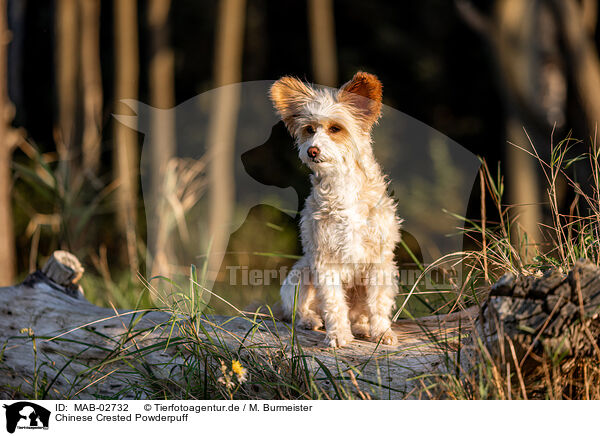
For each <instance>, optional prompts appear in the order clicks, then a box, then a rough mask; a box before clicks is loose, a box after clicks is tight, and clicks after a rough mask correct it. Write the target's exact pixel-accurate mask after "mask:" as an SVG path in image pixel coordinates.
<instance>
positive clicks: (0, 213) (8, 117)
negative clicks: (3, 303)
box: [0, 0, 16, 285]
mask: <svg viewBox="0 0 600 436" xmlns="http://www.w3.org/2000/svg"><path fill="white" fill-rule="evenodd" d="M9 41H10V31H9V29H8V25H7V17H6V0H0V285H8V284H10V283H14V278H15V273H16V256H15V235H14V230H13V218H12V198H11V189H12V176H11V162H12V152H13V149H14V147H15V145H16V138H15V135H16V132H14V131H13V129H12V128H11V125H10V123H11V121H12V119H13V116H14V107H13V105H12V104H11V102H10V101H9V99H8V84H7V46H8V44H9Z"/></svg>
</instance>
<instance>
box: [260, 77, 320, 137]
mask: <svg viewBox="0 0 600 436" xmlns="http://www.w3.org/2000/svg"><path fill="white" fill-rule="evenodd" d="M314 95H315V94H314V91H313V90H312V89H311V88H309V87H308V86H306V85H305V84H304V83H302V81H300V80H298V79H296V78H295V77H290V76H286V77H282V78H281V79H279V80H278V81H277V82H275V83H274V84H273V86H271V90H270V97H271V101H273V105H274V106H275V109H277V112H278V113H279V115H280V116H281V119H282V120H283V122H284V123H285V124H286V126H287V127H288V129H291V128H292V126H293V120H294V117H295V116H296V115H298V112H300V109H301V107H302V105H304V104H306V102H308V101H309V100H311V99H312V98H314Z"/></svg>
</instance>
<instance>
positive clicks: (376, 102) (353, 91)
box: [337, 71, 383, 130]
mask: <svg viewBox="0 0 600 436" xmlns="http://www.w3.org/2000/svg"><path fill="white" fill-rule="evenodd" d="M382 90H383V85H382V84H381V82H380V81H379V79H378V78H377V76H375V75H374V74H369V73H365V72H362V71H359V72H358V73H356V74H355V75H354V77H353V78H352V80H350V81H349V82H348V83H346V84H344V85H343V86H342V87H341V88H340V90H339V91H338V95H337V99H338V101H339V102H340V103H345V104H348V105H350V106H351V107H352V109H353V111H354V113H355V116H357V117H358V118H360V119H362V121H363V123H364V125H365V127H366V129H367V130H369V129H370V128H371V126H373V124H374V123H375V121H377V119H378V118H379V115H380V114H381V97H382V94H383V92H382Z"/></svg>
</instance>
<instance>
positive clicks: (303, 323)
mask: <svg viewBox="0 0 600 436" xmlns="http://www.w3.org/2000/svg"><path fill="white" fill-rule="evenodd" d="M298 327H300V328H301V329H305V330H319V329H320V328H321V327H323V320H322V319H321V318H320V317H319V316H317V315H315V316H307V317H302V318H300V319H299V320H298Z"/></svg>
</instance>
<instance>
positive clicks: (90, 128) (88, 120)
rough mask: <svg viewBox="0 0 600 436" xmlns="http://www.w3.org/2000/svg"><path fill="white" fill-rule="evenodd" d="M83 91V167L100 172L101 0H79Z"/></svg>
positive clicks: (96, 173) (89, 170)
mask: <svg viewBox="0 0 600 436" xmlns="http://www.w3.org/2000/svg"><path fill="white" fill-rule="evenodd" d="M79 12H80V17H81V19H80V21H81V47H80V48H81V54H80V61H81V78H82V80H81V82H82V93H83V119H84V120H83V135H82V141H83V142H82V152H83V162H82V164H83V171H84V172H85V173H87V174H88V175H89V176H97V175H98V171H99V169H100V152H101V144H102V136H101V130H102V72H101V69H100V0H82V1H80V3H79Z"/></svg>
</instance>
